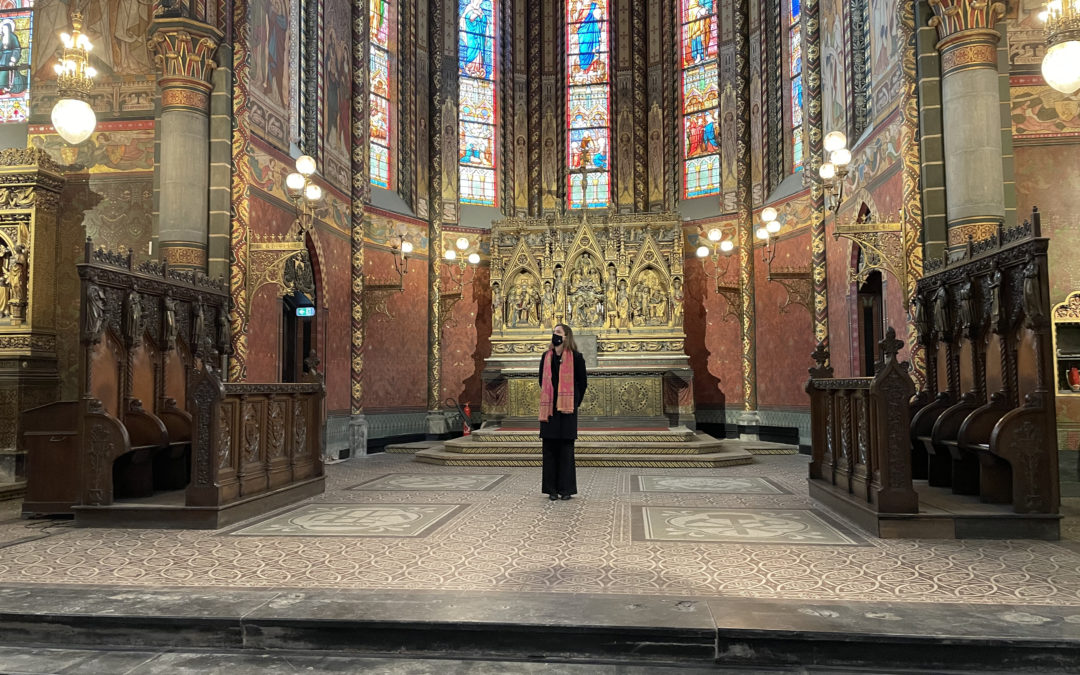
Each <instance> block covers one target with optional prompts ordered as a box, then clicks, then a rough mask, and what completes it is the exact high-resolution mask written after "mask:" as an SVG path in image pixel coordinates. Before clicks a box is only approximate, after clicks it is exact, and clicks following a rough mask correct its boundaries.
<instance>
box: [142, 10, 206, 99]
mask: <svg viewBox="0 0 1080 675" xmlns="http://www.w3.org/2000/svg"><path fill="white" fill-rule="evenodd" d="M222 37H223V36H222V33H221V31H219V30H217V29H216V28H214V27H213V26H210V25H207V24H205V23H202V22H200V21H193V20H191V19H185V18H180V17H177V18H160V17H159V18H156V19H154V21H153V23H152V24H151V27H150V48H151V49H153V50H154V63H155V65H156V66H157V68H158V73H159V77H160V83H161V86H162V88H163V89H166V88H168V87H169V85H170V84H176V85H180V84H187V85H189V86H190V85H195V86H198V87H201V88H205V89H207V91H209V87H210V84H211V83H210V78H211V77H212V76H213V74H214V69H215V68H216V67H217V61H215V60H214V52H216V51H217V48H218V44H219V43H220V42H221V38H222Z"/></svg>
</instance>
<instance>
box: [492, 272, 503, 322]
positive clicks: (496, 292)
mask: <svg viewBox="0 0 1080 675" xmlns="http://www.w3.org/2000/svg"><path fill="white" fill-rule="evenodd" d="M503 312H504V308H503V298H502V287H500V286H499V284H498V283H494V284H492V285H491V327H492V328H494V329H499V328H502V327H503V317H504V316H505V314H504V313H503Z"/></svg>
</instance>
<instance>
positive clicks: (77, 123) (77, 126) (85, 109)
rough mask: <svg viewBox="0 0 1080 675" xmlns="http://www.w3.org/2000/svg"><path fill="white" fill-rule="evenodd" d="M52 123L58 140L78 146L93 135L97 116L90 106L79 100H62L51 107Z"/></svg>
mask: <svg viewBox="0 0 1080 675" xmlns="http://www.w3.org/2000/svg"><path fill="white" fill-rule="evenodd" d="M52 123H53V127H55V128H56V133H58V134H60V138H63V139H64V140H65V141H67V142H68V143H70V144H72V145H78V144H79V143H82V142H83V141H85V140H86V139H88V138H90V134H92V133H94V127H96V126H97V115H95V114H94V109H93V108H91V107H90V104H89V103H87V102H86V101H84V100H82V99H80V98H62V99H60V100H59V101H57V102H56V105H54V106H53V109H52Z"/></svg>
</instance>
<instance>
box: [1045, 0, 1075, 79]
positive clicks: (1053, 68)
mask: <svg viewBox="0 0 1080 675" xmlns="http://www.w3.org/2000/svg"><path fill="white" fill-rule="evenodd" d="M1043 15H1044V16H1045V19H1046V56H1044V57H1043V61H1042V75H1043V79H1044V80H1046V83H1047V84H1048V85H1050V86H1051V87H1053V88H1054V89H1057V90H1058V91H1060V92H1061V93H1063V94H1071V93H1073V92H1074V91H1076V90H1077V89H1080V0H1050V2H1048V3H1046V9H1045V10H1044V11H1043Z"/></svg>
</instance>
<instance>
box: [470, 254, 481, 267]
mask: <svg viewBox="0 0 1080 675" xmlns="http://www.w3.org/2000/svg"><path fill="white" fill-rule="evenodd" d="M469 264H471V265H479V264H480V254H479V253H470V254H469Z"/></svg>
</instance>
